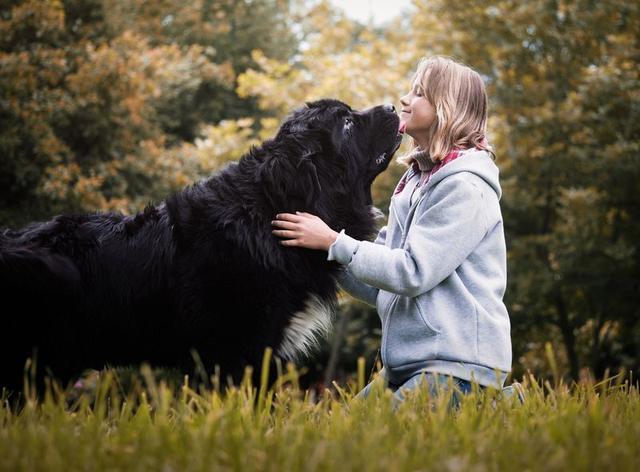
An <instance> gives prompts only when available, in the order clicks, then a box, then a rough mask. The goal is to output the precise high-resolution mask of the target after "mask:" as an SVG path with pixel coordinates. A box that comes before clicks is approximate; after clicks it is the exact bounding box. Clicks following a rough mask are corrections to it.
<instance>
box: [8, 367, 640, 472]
mask: <svg viewBox="0 0 640 472" xmlns="http://www.w3.org/2000/svg"><path fill="white" fill-rule="evenodd" d="M142 374H143V377H144V379H145V382H144V383H145V387H144V388H142V386H140V385H138V386H136V387H134V388H131V389H130V391H128V392H123V391H122V388H121V387H120V385H119V383H118V382H117V379H115V378H114V376H113V375H112V373H111V372H106V373H105V374H104V375H102V376H101V377H100V379H99V381H98V383H97V385H96V388H95V390H94V392H93V394H92V395H80V396H79V398H76V399H75V400H73V401H70V400H69V392H68V391H63V390H61V389H59V388H56V387H55V385H52V386H50V388H48V389H47V392H46V394H45V395H44V396H43V397H42V398H40V399H38V398H37V397H36V394H35V393H34V392H33V391H32V390H30V389H29V386H28V385H27V390H26V392H25V401H24V403H23V405H22V407H21V409H19V410H18V409H16V408H14V407H12V406H11V405H10V404H9V401H7V398H6V395H5V398H3V399H2V407H1V408H0V469H1V470H11V471H14V470H54V471H58V470H59V471H67V470H90V471H91V470H160V471H190V470H273V471H282V470H305V471H306V470H311V471H313V470H321V471H334V470H336V471H341V470H407V471H414V470H446V471H467V470H471V471H481V470H640V451H639V445H640V394H639V391H638V388H637V386H634V385H632V384H630V383H629V381H625V382H623V381H621V380H620V379H610V380H608V381H605V382H601V383H599V384H595V383H588V384H587V383H583V384H579V385H573V386H572V387H571V388H569V387H568V386H567V385H564V384H563V383H562V382H556V385H552V384H551V383H548V382H544V383H543V382H540V381H537V380H536V379H534V378H533V377H532V376H529V377H526V378H525V379H523V384H524V389H525V391H526V393H527V399H526V401H525V403H524V404H520V403H519V402H518V401H517V400H514V399H507V398H502V397H501V396H500V394H499V392H497V391H491V390H487V391H474V392H473V393H472V394H469V395H468V396H465V397H464V398H463V399H462V403H461V404H460V407H459V408H458V409H453V410H452V409H451V408H449V400H450V398H449V395H450V393H447V392H443V393H442V394H441V395H440V396H438V397H435V398H430V397H429V394H428V391H427V390H426V389H425V390H424V391H416V392H412V393H410V394H409V395H408V397H407V400H406V401H405V402H404V403H402V404H401V405H400V406H399V408H397V409H395V410H394V408H393V406H392V403H391V397H392V394H391V392H390V391H388V390H387V391H382V390H381V389H380V390H379V391H378V392H377V393H378V394H377V395H373V396H372V397H370V398H368V399H367V400H366V401H361V400H360V399H354V394H355V393H356V392H357V391H358V388H359V387H360V386H361V385H358V384H361V383H362V382H363V380H364V376H362V378H361V379H359V381H358V382H357V383H353V384H348V385H344V386H337V385H336V388H335V389H334V390H325V391H323V392H322V393H320V394H317V395H314V394H313V393H312V392H310V391H303V390H301V389H300V388H299V387H298V385H297V372H296V371H295V369H293V368H292V367H291V366H289V368H288V369H287V370H286V372H285V373H284V374H283V375H282V376H281V377H280V379H279V382H278V383H277V385H276V386H275V387H274V388H271V389H268V388H266V377H263V379H264V380H263V383H262V385H261V386H258V387H254V386H252V385H251V384H250V382H249V380H248V379H249V377H248V376H247V378H246V379H245V381H244V382H243V383H242V385H240V386H239V387H237V388H232V389H229V390H227V391H225V392H223V391H222V389H221V388H220V385H219V383H217V382H214V383H213V385H214V387H213V388H209V389H203V388H199V389H194V388H191V387H190V386H189V383H188V382H184V383H183V385H181V386H179V387H177V388H172V387H170V386H168V385H167V384H166V382H164V381H160V382H158V381H156V379H155V378H154V377H153V375H152V374H151V371H150V370H149V369H148V368H143V370H142ZM449 392H450V391H449Z"/></svg>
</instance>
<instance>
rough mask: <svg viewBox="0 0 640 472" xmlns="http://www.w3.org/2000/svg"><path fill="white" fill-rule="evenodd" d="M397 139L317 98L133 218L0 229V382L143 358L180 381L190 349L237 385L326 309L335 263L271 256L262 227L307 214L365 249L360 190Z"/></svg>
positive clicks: (294, 252)
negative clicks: (301, 322)
mask: <svg viewBox="0 0 640 472" xmlns="http://www.w3.org/2000/svg"><path fill="white" fill-rule="evenodd" d="M349 120H351V122H352V124H351V125H350V124H349ZM345 123H346V126H345ZM397 129H398V118H397V116H396V115H395V113H393V112H392V111H390V110H389V109H388V107H375V108H372V109H369V110H367V111H364V112H356V111H353V110H351V109H350V108H349V107H348V106H347V105H345V104H343V103H341V102H338V101H335V100H320V101H318V102H313V103H309V104H307V106H305V107H303V108H301V109H299V110H297V111H296V112H294V113H293V114H292V115H291V116H290V117H289V118H288V119H287V120H286V121H285V123H284V124H283V125H282V127H281V128H280V130H279V132H278V134H277V135H276V136H275V138H274V139H271V140H268V141H266V142H264V143H263V145H262V146H260V147H258V148H254V149H252V150H251V151H250V152H249V153H247V154H246V155H245V156H243V157H242V158H241V159H240V161H239V162H237V163H233V164H230V165H228V166H227V167H225V168H224V169H223V170H221V171H220V172H219V173H218V174H216V175H214V176H212V177H211V178H209V179H207V180H204V181H201V182H198V183H196V184H194V185H192V186H190V187H188V188H186V189H184V190H183V191H181V192H179V193H177V194H175V195H173V196H171V197H169V198H168V199H166V201H164V202H161V203H159V204H158V205H153V206H148V207H147V208H146V209H144V211H142V212H141V213H138V214H136V215H134V216H123V215H121V214H114V213H94V214H85V215H75V216H57V217H55V218H54V219H52V220H51V221H46V222H39V223H33V224H31V225H29V226H27V227H25V228H23V229H20V230H10V229H6V230H4V231H2V232H1V233H0V293H1V295H2V299H1V300H2V306H3V308H2V317H1V322H2V333H3V334H2V343H1V344H0V385H8V386H10V387H13V388H15V387H17V386H19V385H20V384H21V381H22V369H23V366H24V362H25V359H26V358H27V357H29V356H31V355H32V352H33V350H34V348H35V349H37V360H38V363H39V370H40V371H41V372H44V371H45V368H46V369H47V371H48V372H49V373H51V374H53V375H55V376H56V377H58V378H59V379H62V380H63V381H68V380H70V379H72V378H73V377H74V376H76V375H78V374H80V373H81V371H82V370H83V369H85V368H98V369H100V368H102V367H103V366H104V365H105V364H110V365H131V364H137V363H140V362H142V361H148V362H150V363H151V364H152V365H159V366H177V367H179V368H181V369H184V370H185V371H190V370H191V369H192V367H193V358H192V354H191V350H192V349H194V350H196V351H197V352H198V354H199V355H200V357H201V359H202V361H203V364H204V365H205V366H206V367H207V368H211V367H213V365H214V364H217V365H219V366H220V368H221V371H222V374H223V375H225V374H227V375H231V377H232V378H233V379H234V380H235V381H238V380H239V379H240V378H241V375H242V373H243V370H244V367H245V366H247V365H254V366H258V367H259V365H260V362H261V359H262V356H263V353H264V349H265V347H266V346H271V347H273V348H274V351H275V352H276V353H278V352H279V349H280V348H281V345H282V341H283V334H284V332H285V329H286V327H287V326H288V325H289V323H290V321H291V318H292V316H293V314H294V313H296V312H299V311H301V310H303V309H304V307H305V301H306V300H308V299H309V297H310V296H311V295H314V296H316V297H318V300H322V301H324V302H325V303H328V304H331V303H332V302H333V301H334V300H335V293H336V283H335V280H334V277H335V274H336V271H337V270H338V269H339V267H338V265H337V264H335V263H330V262H327V261H326V252H324V251H313V250H307V249H300V248H287V247H284V246H282V245H280V244H279V239H278V238H277V237H275V236H273V235H272V234H271V230H272V226H271V223H270V222H271V220H272V219H274V217H275V215H276V214H277V213H279V212H293V211H296V210H298V211H307V212H310V213H313V214H316V215H318V216H320V217H321V218H322V219H323V220H324V221H325V222H327V224H328V225H329V226H331V227H332V228H334V229H335V230H340V229H342V228H345V229H346V232H347V233H348V234H349V235H351V236H353V237H355V238H358V239H366V238H369V237H371V236H372V234H373V232H374V230H375V226H374V219H373V217H372V215H371V211H370V210H371V208H370V205H371V183H372V182H373V180H374V178H375V177H376V176H377V175H378V174H379V173H380V172H382V171H383V170H384V169H385V168H386V167H387V165H388V163H389V160H390V159H391V156H392V155H393V153H394V152H395V150H396V149H397V147H398V144H399V139H398V136H397ZM382 153H386V157H385V158H384V159H382V160H380V161H379V162H376V158H378V157H379V156H380V155H382ZM281 354H282V353H281ZM223 378H224V377H223Z"/></svg>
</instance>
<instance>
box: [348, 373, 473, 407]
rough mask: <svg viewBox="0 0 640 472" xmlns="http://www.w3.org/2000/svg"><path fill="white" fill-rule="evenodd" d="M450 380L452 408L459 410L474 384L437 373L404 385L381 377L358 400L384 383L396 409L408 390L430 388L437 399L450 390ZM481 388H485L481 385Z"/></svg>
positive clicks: (424, 374) (431, 395)
mask: <svg viewBox="0 0 640 472" xmlns="http://www.w3.org/2000/svg"><path fill="white" fill-rule="evenodd" d="M449 379H451V381H452V382H453V387H454V391H453V394H452V396H451V405H450V407H453V408H457V407H458V406H459V404H460V395H464V394H467V393H469V392H471V390H472V384H471V382H469V381H468V380H463V379H460V378H458V377H453V376H450V375H445V374H438V373H436V372H421V373H419V374H416V375H414V376H413V377H410V378H409V379H407V380H406V381H405V382H404V383H402V384H394V383H393V382H390V381H389V380H387V379H386V378H384V376H383V375H380V377H379V378H378V379H375V380H374V381H373V382H370V383H369V384H368V385H367V386H366V387H364V388H363V389H362V390H361V391H360V392H359V393H358V394H357V395H356V398H367V397H368V396H369V395H370V393H371V390H372V389H373V388H374V387H375V384H376V383H377V382H383V383H384V385H385V387H386V388H389V389H391V390H392V391H393V392H394V393H393V404H394V407H397V405H398V404H399V403H400V402H402V401H403V400H404V399H405V393H406V391H407V390H413V389H416V388H428V389H429V396H430V397H432V398H433V397H435V396H437V395H438V394H439V393H442V392H445V391H447V390H448V389H449ZM479 387H480V388H483V387H482V386H481V385H480V386H479Z"/></svg>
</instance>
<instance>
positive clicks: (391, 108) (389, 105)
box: [382, 103, 396, 113]
mask: <svg viewBox="0 0 640 472" xmlns="http://www.w3.org/2000/svg"><path fill="white" fill-rule="evenodd" d="M382 107H383V108H384V111H388V112H391V113H395V112H396V107H394V106H393V104H392V103H387V104H385V105H382Z"/></svg>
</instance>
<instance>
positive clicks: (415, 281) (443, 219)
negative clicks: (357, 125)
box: [272, 57, 511, 400]
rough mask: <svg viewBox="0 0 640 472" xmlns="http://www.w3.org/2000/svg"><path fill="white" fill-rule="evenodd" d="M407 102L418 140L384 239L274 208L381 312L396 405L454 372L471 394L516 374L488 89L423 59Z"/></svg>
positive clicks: (277, 223)
mask: <svg viewBox="0 0 640 472" xmlns="http://www.w3.org/2000/svg"><path fill="white" fill-rule="evenodd" d="M400 103H401V104H402V112H401V115H400V120H401V125H400V126H401V128H404V131H405V132H406V134H408V135H409V136H411V137H412V138H413V144H414V147H413V150H412V152H410V153H409V154H407V155H405V156H401V157H399V158H398V161H399V162H400V163H402V164H404V165H407V166H408V169H407V171H406V172H405V174H404V175H403V176H402V178H401V180H400V182H399V183H398V185H397V186H396V189H395V191H394V193H393V196H392V197H391V203H390V205H389V220H388V223H387V226H385V227H384V228H382V229H381V230H380V232H379V234H378V237H377V238H376V240H375V241H374V242H368V241H357V240H355V239H353V238H351V237H350V236H349V235H348V234H345V232H344V229H343V230H342V231H340V232H339V233H338V232H336V231H334V230H333V229H331V228H329V227H328V226H327V225H326V224H325V223H324V222H323V221H322V220H321V219H320V218H318V217H316V216H314V215H311V214H308V213H299V212H296V214H292V213H284V214H279V215H277V216H276V220H274V221H273V222H272V225H273V226H274V227H275V229H274V230H273V233H274V234H275V235H277V236H279V237H282V238H286V239H284V240H283V241H281V244H283V245H285V246H298V247H306V248H310V249H321V250H325V251H328V257H327V259H328V260H335V261H337V262H339V263H341V264H343V265H344V266H345V271H344V272H343V274H342V276H341V279H340V280H339V282H340V285H341V286H342V287H343V288H344V289H345V290H346V291H347V292H349V293H350V294H352V295H353V296H355V297H356V298H359V299H361V300H363V301H365V302H366V303H369V304H370V305H374V306H376V307H377V310H378V314H379V315H380V318H381V320H382V341H381V348H380V352H381V356H382V363H383V366H384V369H383V370H382V371H381V372H382V374H383V375H382V378H383V380H384V381H385V383H386V385H387V386H388V387H390V388H391V389H393V390H394V391H395V396H396V398H397V399H398V400H402V399H403V390H405V388H415V387H417V386H419V385H424V383H423V382H426V385H427V387H428V388H429V389H430V390H431V392H432V393H435V390H436V389H435V386H436V384H438V383H439V382H443V381H444V382H445V383H446V380H445V379H449V378H451V380H452V381H453V383H454V385H455V386H456V387H458V390H461V391H463V392H467V391H469V390H470V387H471V382H472V381H473V382H477V383H478V384H479V385H480V386H493V387H496V388H501V387H502V386H503V384H504V381H505V378H506V376H507V374H508V372H509V371H510V369H511V338H510V322H509V315H508V313H507V309H506V307H505V305H504V303H503V301H502V297H503V295H504V292H505V288H506V282H507V280H506V276H507V274H506V246H505V238H504V229H503V222H502V214H501V211H500V204H499V200H500V197H501V194H502V191H501V188H500V184H499V181H498V168H497V167H496V165H495V164H494V162H493V160H494V159H495V156H494V154H493V151H492V150H491V148H490V146H489V145H488V143H487V139H486V126H487V96H486V92H485V88H484V84H483V82H482V79H481V77H480V75H479V74H478V73H477V72H475V71H473V70H472V69H470V68H469V67H466V66H464V65H462V64H460V63H457V62H455V61H453V60H451V59H448V58H444V57H433V58H423V59H422V61H421V62H420V64H419V66H418V70H417V72H416V73H415V75H414V79H413V83H412V86H411V90H410V91H409V93H408V94H406V95H405V96H404V97H402V98H401V99H400ZM371 386H372V384H369V385H368V386H367V387H365V389H364V390H363V391H362V392H361V393H360V396H366V395H367V394H368V393H369V391H370V390H371ZM401 387H404V388H401Z"/></svg>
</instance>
